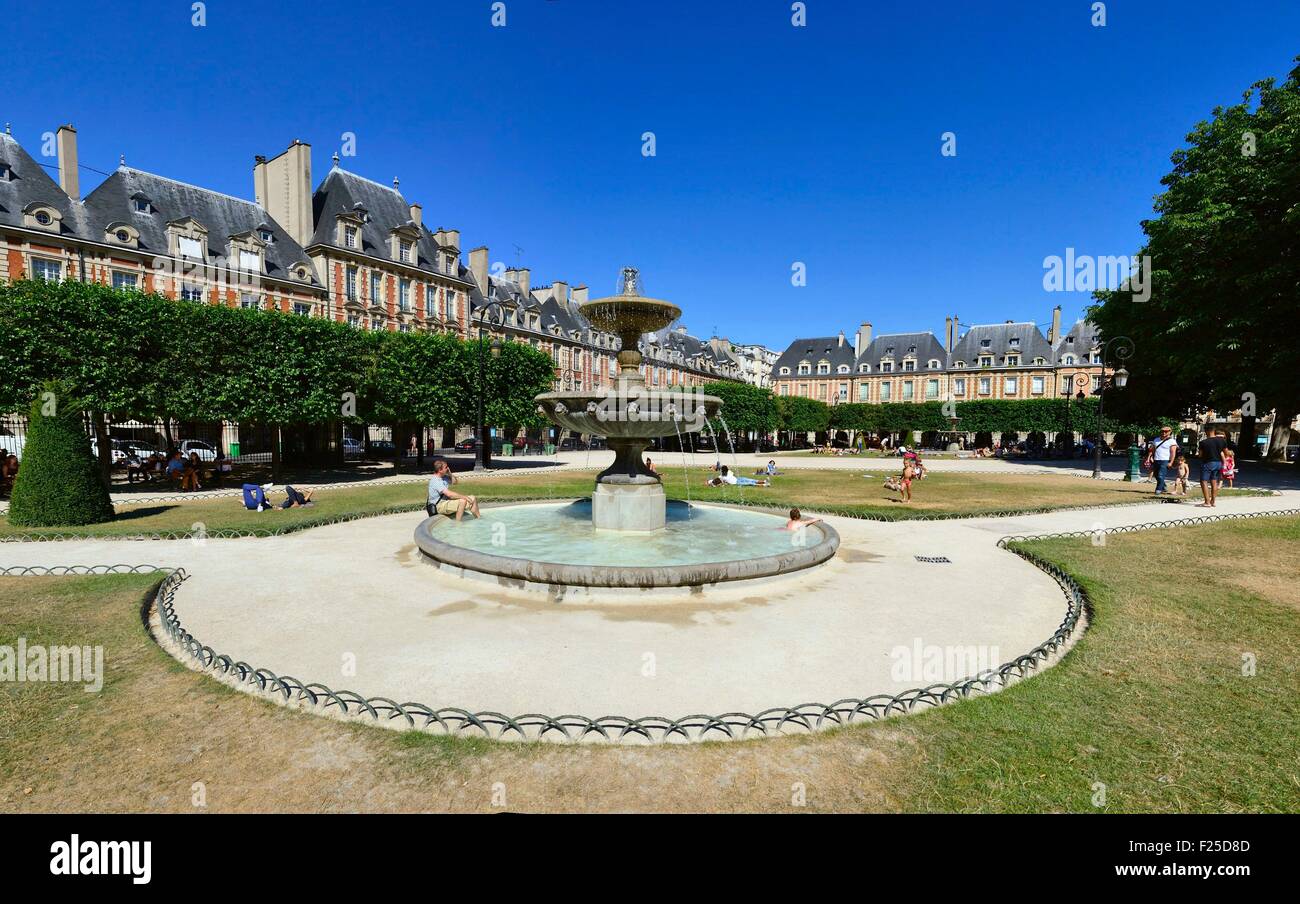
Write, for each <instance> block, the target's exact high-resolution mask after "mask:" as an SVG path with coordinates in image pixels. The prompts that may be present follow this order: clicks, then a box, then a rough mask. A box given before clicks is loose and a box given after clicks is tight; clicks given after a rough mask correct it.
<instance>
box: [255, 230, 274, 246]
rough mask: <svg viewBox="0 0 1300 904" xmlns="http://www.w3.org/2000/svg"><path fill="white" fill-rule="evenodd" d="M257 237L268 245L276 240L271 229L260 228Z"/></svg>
mask: <svg viewBox="0 0 1300 904" xmlns="http://www.w3.org/2000/svg"><path fill="white" fill-rule="evenodd" d="M257 237H258V238H259V239H261V240H262V241H264V242H266V243H267V244H268V245H269V244H271V243H272V242H274V241H275V233H273V232H271V230H269V229H259V230H258V231H257Z"/></svg>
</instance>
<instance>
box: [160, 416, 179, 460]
mask: <svg viewBox="0 0 1300 904" xmlns="http://www.w3.org/2000/svg"><path fill="white" fill-rule="evenodd" d="M162 422H163V439H164V440H165V441H166V443H167V448H166V449H163V450H162V451H163V454H165V455H171V454H172V449H175V448H176V437H174V436H172V419H171V415H169V414H164V415H163V419H162Z"/></svg>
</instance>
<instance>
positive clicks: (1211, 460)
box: [1142, 427, 1237, 508]
mask: <svg viewBox="0 0 1300 904" xmlns="http://www.w3.org/2000/svg"><path fill="white" fill-rule="evenodd" d="M1196 451H1197V457H1198V459H1199V460H1200V480H1201V500H1202V501H1201V502H1200V503H1199V505H1198V507H1199V508H1214V507H1215V504H1216V502H1217V501H1218V496H1219V487H1220V486H1221V485H1222V484H1224V483H1226V484H1227V485H1228V487H1229V488H1231V487H1233V486H1234V485H1235V484H1236V480H1237V453H1236V450H1234V449H1233V448H1232V445H1231V443H1230V442H1229V441H1228V436H1227V433H1225V432H1224V431H1223V430H1222V429H1220V428H1217V427H1211V428H1210V429H1209V430H1207V431H1206V432H1205V438H1204V439H1203V440H1201V441H1200V443H1198V444H1197V447H1196ZM1142 465H1143V468H1145V469H1146V470H1149V471H1150V472H1151V477H1152V479H1154V480H1155V482H1156V493H1155V494H1156V495H1157V496H1165V495H1168V496H1186V495H1187V481H1188V477H1189V476H1190V475H1191V465H1190V464H1189V462H1188V454H1187V452H1186V450H1184V449H1182V448H1181V447H1180V446H1179V445H1178V440H1177V439H1176V438H1175V437H1174V435H1173V429H1172V428H1170V427H1161V428H1160V436H1159V437H1157V438H1156V439H1153V440H1151V441H1150V442H1149V443H1147V449H1146V456H1145V458H1144V459H1143V462H1142ZM1171 484H1172V488H1171Z"/></svg>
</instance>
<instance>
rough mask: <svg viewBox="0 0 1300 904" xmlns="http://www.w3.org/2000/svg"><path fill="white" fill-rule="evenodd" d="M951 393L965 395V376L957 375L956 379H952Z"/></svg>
mask: <svg viewBox="0 0 1300 904" xmlns="http://www.w3.org/2000/svg"><path fill="white" fill-rule="evenodd" d="M952 394H953V395H965V394H966V378H965V377H958V378H957V379H955V380H953V381H952Z"/></svg>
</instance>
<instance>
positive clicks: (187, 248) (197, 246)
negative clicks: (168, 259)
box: [176, 235, 203, 260]
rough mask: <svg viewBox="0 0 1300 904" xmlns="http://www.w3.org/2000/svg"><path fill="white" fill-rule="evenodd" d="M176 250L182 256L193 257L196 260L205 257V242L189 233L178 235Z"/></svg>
mask: <svg viewBox="0 0 1300 904" xmlns="http://www.w3.org/2000/svg"><path fill="white" fill-rule="evenodd" d="M176 250H177V251H179V252H180V255H181V257H192V258H195V259H196V260H202V258H203V242H201V241H199V240H198V239H196V238H192V237H191V236H188V235H182V236H177V237H176Z"/></svg>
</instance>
